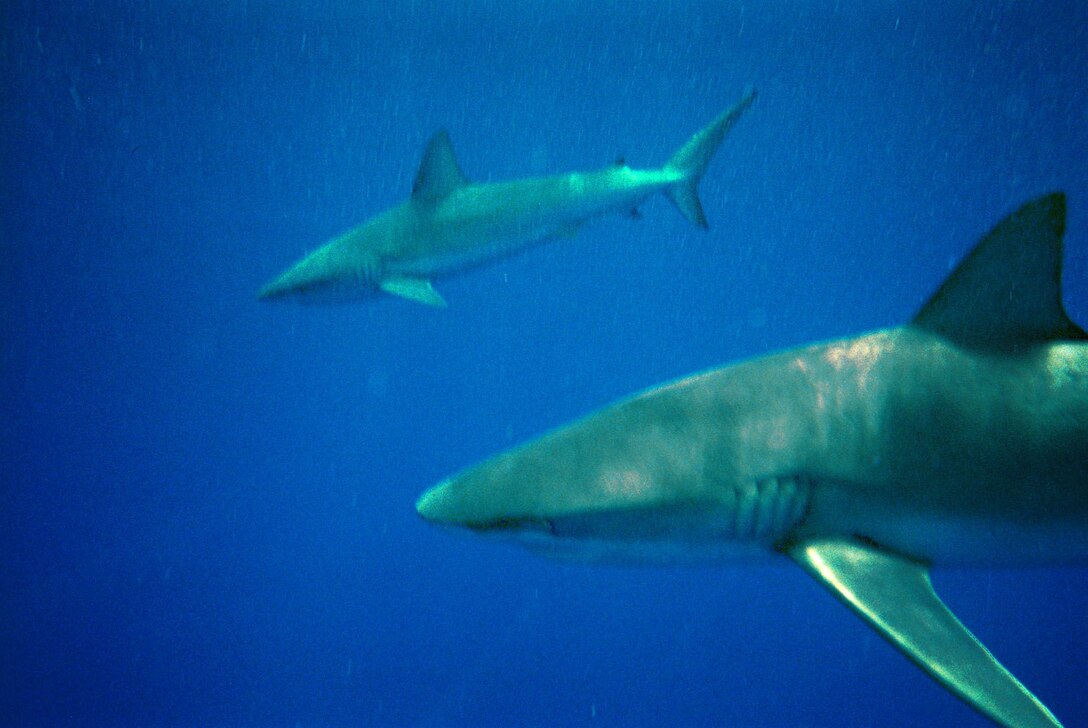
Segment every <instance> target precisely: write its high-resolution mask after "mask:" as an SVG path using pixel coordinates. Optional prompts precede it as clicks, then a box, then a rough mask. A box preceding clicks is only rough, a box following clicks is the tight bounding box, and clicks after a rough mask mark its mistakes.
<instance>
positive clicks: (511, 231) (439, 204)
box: [259, 90, 755, 306]
mask: <svg viewBox="0 0 1088 728" xmlns="http://www.w3.org/2000/svg"><path fill="white" fill-rule="evenodd" d="M754 100H755V92H754V91H752V90H749V91H747V92H746V93H745V95H744V97H743V98H742V99H741V100H740V101H739V102H738V103H737V104H736V105H735V106H733V107H732V108H730V109H728V110H726V111H724V112H722V113H721V114H720V115H719V116H718V117H717V118H715V119H714V120H713V121H712V122H710V124H708V125H707V126H706V127H705V128H703V129H702V130H701V131H699V132H698V133H696V134H695V135H694V136H693V137H692V138H691V139H690V140H689V141H688V143H687V144H685V145H684V146H683V147H682V148H681V149H680V150H679V151H678V152H676V154H674V155H673V157H672V159H670V160H669V162H668V163H667V164H666V165H665V166H664V167H662V168H660V169H653V170H638V169H631V168H630V167H628V166H627V165H626V164H624V163H622V162H619V163H617V164H616V165H614V166H612V167H609V168H606V169H603V170H598V171H595V172H574V173H570V174H561V175H555V176H551V177H539V178H529V179H520V180H512V181H506V182H493V183H484V184H473V183H471V182H469V181H468V179H467V178H466V177H465V175H464V174H463V173H462V172H461V168H460V167H459V166H458V164H457V160H456V159H455V157H454V154H453V148H452V146H451V145H450V140H449V136H448V135H447V134H446V132H444V131H441V132H438V133H437V134H435V135H434V136H433V137H432V138H431V140H430V142H429V143H428V144H427V148H426V151H425V152H424V154H423V160H422V162H421V164H420V167H419V172H418V173H417V175H416V180H415V184H414V185H413V187H412V195H411V197H409V199H408V200H406V201H405V202H404V203H402V204H400V205H398V206H397V207H394V208H392V209H390V210H387V211H385V212H383V213H381V214H379V215H377V216H375V217H374V218H372V219H370V220H369V221H367V222H365V223H363V224H362V225H360V226H358V227H356V228H354V229H353V230H350V231H348V232H347V233H345V234H343V235H341V236H339V237H337V238H335V239H333V240H332V241H330V242H329V243H327V244H325V245H324V246H322V247H320V248H318V249H317V250H315V251H313V252H312V253H310V254H309V255H307V256H306V257H304V258H303V259H302V260H300V261H299V262H298V263H296V264H295V265H294V266H292V267H291V268H290V269H288V270H287V271H286V272H284V273H283V274H282V275H280V276H279V277H277V278H275V279H274V280H272V281H271V282H270V283H268V284H267V285H266V286H265V287H264V288H263V289H262V290H261V292H260V294H259V296H260V298H263V299H276V298H285V297H294V298H297V299H299V300H303V301H343V300H355V299H359V298H366V297H369V296H372V295H374V294H377V293H381V292H384V293H388V294H392V295H395V296H401V297H404V298H407V299H410V300H413V301H417V302H420V303H425V304H429V305H432V306H445V305H446V304H445V301H444V300H443V299H442V297H441V296H440V295H439V294H438V292H437V291H435V289H434V287H433V286H432V285H431V281H432V280H433V279H435V278H440V277H444V276H448V275H451V274H454V273H457V272H460V271H464V270H467V269H469V268H473V267H475V266H479V265H482V264H484V263H486V262H488V261H491V260H495V259H498V258H502V257H505V256H508V255H511V254H513V253H515V252H517V251H519V250H522V249H524V248H527V247H529V246H532V245H535V244H538V243H542V242H545V241H549V240H553V239H556V238H559V237H564V236H569V235H572V234H574V233H575V232H576V231H577V230H578V228H579V227H580V226H581V225H582V224H583V223H584V222H586V221H587V220H589V219H591V218H594V217H597V216H600V215H604V214H607V213H614V212H623V213H631V212H632V211H636V210H637V207H638V205H639V204H640V203H641V202H642V201H643V200H645V199H646V198H647V197H649V196H650V195H653V194H656V193H658V192H663V193H665V194H666V195H667V196H668V197H669V198H670V199H671V200H672V201H673V202H674V203H675V204H676V206H677V207H678V208H679V209H680V212H681V213H683V215H684V216H685V217H686V218H687V219H688V220H690V221H691V222H692V223H694V224H695V225H697V226H699V227H702V228H705V227H707V222H706V217H705V216H704V214H703V210H702V205H701V203H700V202H699V198H698V194H697V190H696V188H697V185H698V183H699V180H700V179H701V178H702V176H703V173H704V172H705V170H706V167H707V165H708V164H709V163H710V160H711V158H712V157H713V156H714V152H715V151H716V150H717V148H718V145H719V144H720V143H721V140H722V138H723V137H724V136H725V134H726V133H727V132H728V131H729V129H730V128H732V126H733V124H735V123H736V121H737V120H738V119H739V118H740V116H741V114H743V113H744V111H745V109H747V108H748V106H750V105H751V103H752V101H754Z"/></svg>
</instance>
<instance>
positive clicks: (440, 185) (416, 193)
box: [412, 129, 468, 202]
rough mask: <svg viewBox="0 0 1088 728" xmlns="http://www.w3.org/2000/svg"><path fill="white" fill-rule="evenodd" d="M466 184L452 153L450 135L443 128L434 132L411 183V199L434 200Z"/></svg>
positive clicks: (466, 181) (466, 180) (465, 179)
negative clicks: (414, 178)
mask: <svg viewBox="0 0 1088 728" xmlns="http://www.w3.org/2000/svg"><path fill="white" fill-rule="evenodd" d="M466 184H468V179H467V178H466V177H465V175H464V173H463V172H462V171H461V167H460V166H458V164H457V158H456V157H455V156H454V155H453V145H452V144H451V143H450V135H449V134H447V133H446V130H445V129H443V130H442V131H439V132H437V133H435V135H434V136H432V137H431V139H430V141H428V142H427V148H426V150H424V152H423V160H422V161H421V162H420V164H419V171H418V172H417V173H416V180H415V183H414V184H413V185H412V199H414V200H419V201H421V202H436V201H438V200H440V199H442V198H443V197H445V196H446V195H448V194H449V193H451V192H453V191H454V190H455V189H457V188H458V187H461V186H462V185H466Z"/></svg>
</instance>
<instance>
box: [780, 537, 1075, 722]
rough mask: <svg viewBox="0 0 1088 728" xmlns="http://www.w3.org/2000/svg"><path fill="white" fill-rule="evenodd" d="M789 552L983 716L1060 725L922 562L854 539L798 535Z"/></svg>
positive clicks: (1001, 720) (874, 626)
mask: <svg viewBox="0 0 1088 728" xmlns="http://www.w3.org/2000/svg"><path fill="white" fill-rule="evenodd" d="M789 555H790V557H791V558H793V560H794V561H796V562H797V563H798V564H800V565H801V566H802V567H803V568H804V569H805V570H806V571H807V572H808V573H809V574H811V575H812V576H814V577H816V579H817V581H819V582H820V583H821V584H823V585H824V586H825V587H827V588H828V589H829V590H830V591H831V592H832V593H833V594H834V595H835V596H836V597H838V599H839V600H840V601H842V602H843V603H844V604H846V605H847V606H848V607H850V608H851V609H852V610H854V612H855V613H856V614H857V615H858V616H860V617H861V618H862V619H864V620H865V621H866V622H868V623H869V625H870V626H871V627H873V628H874V629H875V630H876V631H877V632H879V633H880V634H881V635H882V636H883V637H884V638H885V639H887V640H888V641H889V642H891V643H892V644H893V645H894V646H895V647H896V648H898V649H899V651H900V652H902V653H903V654H905V655H906V656H907V657H909V658H910V659H911V660H913V661H914V662H915V663H916V664H917V665H918V666H919V667H921V668H922V669H923V670H925V671H926V672H928V673H929V674H930V676H931V677H933V678H934V679H935V680H937V681H938V682H940V683H941V684H942V685H944V686H945V687H946V688H948V689H949V690H951V691H952V692H953V693H955V694H956V695H958V696H959V697H960V698H961V699H962V700H964V701H965V702H967V703H968V704H969V705H971V706H972V707H974V708H975V709H976V710H978V711H979V712H981V713H982V714H983V715H985V716H987V717H989V718H990V719H991V720H994V721H996V722H997V723H999V724H1000V725H1004V726H1009V727H1010V728H1011V727H1013V726H1015V728H1028V727H1032V726H1039V727H1040V728H1041V727H1043V726H1049V727H1050V728H1053V727H1054V726H1060V725H1061V724H1060V723H1058V721H1057V719H1056V718H1055V717H1054V716H1053V715H1052V714H1051V713H1050V711H1049V710H1047V709H1046V707H1045V706H1044V705H1043V704H1042V703H1040V702H1039V701H1038V699H1036V697H1035V696H1034V695H1032V694H1031V693H1030V692H1028V690H1027V688H1025V687H1024V686H1023V685H1021V684H1020V682H1019V681H1018V680H1017V679H1016V678H1015V677H1013V676H1012V674H1011V673H1010V672H1009V671H1008V670H1006V669H1005V668H1004V667H1002V665H1001V663H999V662H998V661H997V660H996V659H994V656H993V655H991V654H990V653H989V651H987V649H986V648H985V647H983V646H982V644H981V643H980V642H979V641H978V640H977V639H975V636H974V635H972V634H971V633H970V632H969V631H968V630H967V628H966V627H964V626H963V625H962V624H961V623H960V621H959V620H958V619H956V617H955V615H954V614H952V612H950V611H949V610H948V608H947V607H946V606H945V605H944V603H943V602H942V601H941V600H940V597H938V596H937V594H936V593H935V592H934V591H933V586H932V585H931V584H930V580H929V569H928V568H927V567H926V566H925V565H924V564H922V563H919V562H917V561H913V560H911V559H907V558H904V557H902V556H898V555H896V554H892V553H890V552H887V551H884V550H883V549H881V548H879V547H878V546H875V545H871V544H868V543H864V542H862V541H860V540H857V539H828V540H817V541H806V542H801V543H799V544H797V545H795V546H793V547H792V548H791V549H789Z"/></svg>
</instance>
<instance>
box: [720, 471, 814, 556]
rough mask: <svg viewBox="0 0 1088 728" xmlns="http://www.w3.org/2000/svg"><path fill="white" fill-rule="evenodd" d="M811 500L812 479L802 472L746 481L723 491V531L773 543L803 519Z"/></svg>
mask: <svg viewBox="0 0 1088 728" xmlns="http://www.w3.org/2000/svg"><path fill="white" fill-rule="evenodd" d="M811 500H812V481H811V480H810V479H809V478H808V477H806V476H804V475H799V474H794V475H785V476H769V477H765V478H758V479H755V480H750V481H746V482H745V483H743V484H741V485H739V486H737V487H735V488H733V489H731V490H730V491H729V494H728V495H727V501H726V503H725V504H724V505H725V506H726V510H727V512H728V513H727V515H726V516H725V519H724V525H725V527H726V535H727V536H728V537H730V538H732V539H735V540H738V541H767V542H771V543H775V544H777V543H779V542H781V541H783V540H784V539H785V538H786V537H788V535H789V534H790V533H791V532H792V531H793V530H794V529H795V528H796V527H797V526H799V525H800V524H801V523H802V522H803V521H804V520H805V517H806V516H807V515H808V510H809V504H810V502H811Z"/></svg>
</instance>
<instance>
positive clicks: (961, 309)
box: [416, 193, 1088, 726]
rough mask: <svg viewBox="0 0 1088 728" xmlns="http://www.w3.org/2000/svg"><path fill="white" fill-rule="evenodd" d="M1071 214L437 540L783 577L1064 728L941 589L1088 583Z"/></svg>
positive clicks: (650, 422)
mask: <svg viewBox="0 0 1088 728" xmlns="http://www.w3.org/2000/svg"><path fill="white" fill-rule="evenodd" d="M1064 225H1065V198H1064V196H1063V195H1062V194H1060V193H1059V194H1051V195H1048V196H1046V197H1042V198H1039V199H1037V200H1035V201H1033V202H1030V203H1028V204H1027V205H1025V206H1024V207H1022V208H1021V209H1020V210H1019V211H1017V212H1016V213H1014V214H1013V215H1011V216H1009V217H1008V218H1006V219H1005V220H1004V221H1002V222H1001V223H1000V224H999V225H998V226H997V227H996V228H994V229H993V230H992V231H991V232H990V233H989V234H988V235H987V236H986V237H985V238H984V239H983V240H982V241H981V242H980V243H979V244H978V245H977V246H976V247H975V249H974V251H973V252H972V253H971V254H970V255H969V256H968V257H967V258H966V259H965V260H964V261H963V262H961V263H960V265H959V266H958V268H957V269H956V270H955V271H954V272H953V274H952V275H951V276H950V277H949V279H948V280H947V281H946V282H945V283H944V285H943V286H942V287H941V288H940V289H939V290H938V291H937V293H936V294H935V295H934V296H933V297H932V298H931V299H930V300H929V302H928V303H927V304H926V305H925V306H924V307H923V309H922V310H921V312H920V313H918V314H917V316H916V317H915V318H914V319H913V320H912V321H911V322H910V323H909V324H908V325H906V326H903V327H900V328H893V329H887V330H882V331H876V332H873V333H868V334H864V335H862V336H858V337H855V338H849V339H842V340H839V341H832V342H829V343H819V344H814V345H810V346H804V347H801V348H798V349H793V350H789V351H785V352H782V353H778V354H773V355H770V356H766V357H763V358H758V359H754V360H750V361H747V362H743V363H740V364H736V365H733V366H727V367H724V368H721V369H715V370H712V371H708V372H705V373H702V374H697V375H695V376H692V377H689V378H686V379H681V380H679V381H676V382H673V383H671V384H666V385H664V386H661V387H658V388H655V389H651V390H648V391H646V392H643V393H641V394H638V395H636V396H634V397H632V398H630V399H628V400H625V401H622V402H620V403H618V404H614V405H612V406H610V407H607V408H605V409H603V410H601V411H599V412H597V413H595V414H592V415H590V416H588V417H586V418H584V419H582V420H580V421H577V422H575V423H573V424H570V425H568V426H566V427H562V428H559V429H557V430H555V431H553V432H551V433H549V434H546V435H544V436H543V437H540V438H539V439H537V440H535V441H531V442H529V443H527V444H523V445H521V446H519V447H517V448H515V449H513V450H511V451H508V452H506V453H503V454H500V455H498V456H496V457H494V458H492V459H490V460H487V461H485V462H483V463H481V464H479V465H476V466H475V467H472V468H469V469H468V470H465V471H464V472H462V473H460V474H458V475H456V476H454V477H452V478H450V479H449V480H447V481H445V482H443V483H441V484H439V485H437V486H435V487H434V488H432V489H430V490H428V491H427V492H426V493H424V494H423V496H422V497H421V498H420V499H419V501H418V503H417V505H416V508H417V510H418V512H419V513H420V515H422V516H423V518H425V519H427V520H428V521H432V522H435V523H438V524H446V525H453V526H462V527H467V528H469V529H472V530H474V531H476V532H479V533H482V534H489V535H492V536H496V537H506V538H510V539H513V540H516V541H520V542H522V543H523V544H525V545H527V546H529V547H531V548H534V549H536V550H539V551H541V552H544V553H546V554H549V555H553V556H565V557H570V558H576V559H584V560H590V561H606V562H608V561H620V562H628V563H629V562H636V563H638V562H641V563H657V564H670V563H679V562H686V561H692V560H711V561H722V562H730V561H733V562H735V561H737V560H743V561H759V560H769V559H773V558H775V557H781V556H786V557H789V558H791V559H792V560H793V561H794V562H796V563H797V564H799V565H800V566H801V567H803V568H804V569H805V570H806V571H807V572H808V573H809V574H811V575H812V576H813V577H815V578H816V579H817V580H818V581H819V582H820V583H821V584H823V585H824V586H825V587H826V588H827V589H829V590H830V591H831V592H832V593H833V594H834V595H835V596H837V597H838V598H839V599H840V600H841V601H842V602H843V603H844V604H846V605H847V606H849V607H850V608H851V609H853V610H854V611H855V612H856V613H857V614H858V615H859V616H861V617H862V618H863V619H865V620H866V621H867V622H868V623H869V624H870V625H871V626H872V627H873V628H874V629H876V630H877V631H878V632H879V633H880V634H881V635H882V636H884V637H885V638H886V639H887V640H889V641H890V642H891V643H892V644H893V645H894V646H895V647H896V648H898V649H899V650H900V651H902V652H903V653H904V654H905V655H907V656H908V657H909V658H910V659H912V660H913V661H914V662H916V663H917V664H918V665H919V666H920V667H922V668H923V669H924V670H926V671H927V672H928V673H929V674H930V675H931V676H932V677H933V678H935V679H936V680H938V681H939V682H940V683H942V684H943V685H945V687H947V688H948V689H949V690H951V691H952V692H953V693H954V694H956V695H957V696H959V697H960V698H962V699H963V700H965V701H966V702H967V703H968V704H970V705H972V706H973V707H974V708H976V709H977V710H979V711H980V712H982V713H983V714H984V715H986V716H988V717H989V718H991V719H992V720H993V721H995V722H997V723H999V724H1001V725H1005V726H1056V725H1059V723H1058V721H1057V720H1056V719H1055V718H1054V716H1053V715H1052V714H1051V713H1050V712H1049V711H1048V710H1047V709H1046V708H1045V707H1044V706H1043V705H1042V703H1040V702H1039V701H1038V700H1037V699H1036V698H1035V697H1034V696H1033V695H1032V694H1031V693H1030V692H1029V691H1028V690H1027V689H1026V688H1024V687H1023V686H1022V685H1021V684H1020V683H1019V682H1018V681H1017V680H1016V678H1014V677H1013V676H1012V675H1011V674H1010V673H1009V672H1008V671H1007V670H1005V668H1004V667H1002V666H1001V664H1000V663H998V662H997V660H996V659H995V658H994V657H993V656H992V655H991V654H990V653H989V652H988V651H987V650H986V649H985V648H984V647H983V646H982V645H981V644H980V643H979V642H978V641H977V640H976V639H975V638H974V636H973V635H971V633H970V632H969V631H968V630H967V629H966V628H965V627H964V626H963V625H962V624H960V622H959V621H958V620H957V619H956V618H955V616H953V615H952V614H951V612H949V611H948V609H947V608H946V607H945V606H944V604H943V603H942V602H941V600H940V599H939V598H938V596H937V595H936V594H935V593H934V591H933V589H932V587H931V585H930V580H929V569H930V567H931V566H944V565H957V566H971V565H998V566H1029V565H1036V564H1039V565H1050V564H1088V341H1086V339H1088V337H1086V335H1085V333H1084V331H1082V330H1081V329H1079V328H1078V327H1077V326H1075V325H1074V324H1073V323H1072V322H1071V321H1070V320H1069V318H1068V317H1067V316H1066V314H1065V311H1064V309H1063V307H1062V303H1061V292H1060V276H1061V256H1062V235H1063V232H1064Z"/></svg>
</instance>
